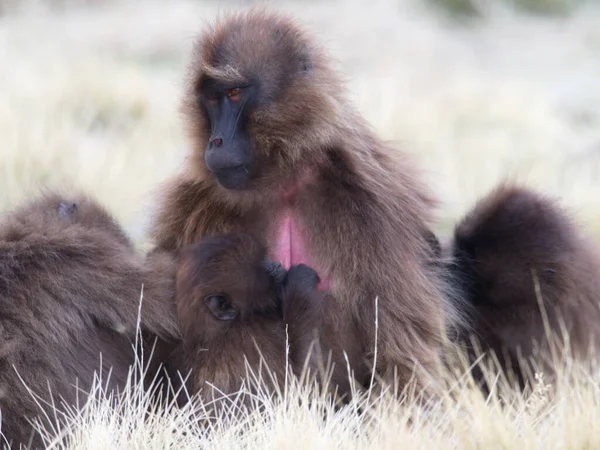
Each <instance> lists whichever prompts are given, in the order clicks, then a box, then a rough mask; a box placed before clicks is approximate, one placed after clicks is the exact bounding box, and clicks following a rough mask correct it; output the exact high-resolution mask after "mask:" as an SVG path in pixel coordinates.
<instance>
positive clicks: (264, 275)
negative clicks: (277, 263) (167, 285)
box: [177, 234, 281, 333]
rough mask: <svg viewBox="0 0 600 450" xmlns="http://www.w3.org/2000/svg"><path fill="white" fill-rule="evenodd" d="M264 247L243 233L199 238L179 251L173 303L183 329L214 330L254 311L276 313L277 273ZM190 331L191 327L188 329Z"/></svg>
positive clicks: (245, 318) (278, 311)
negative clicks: (267, 260)
mask: <svg viewBox="0 0 600 450" xmlns="http://www.w3.org/2000/svg"><path fill="white" fill-rule="evenodd" d="M271 265H272V263H270V264H269V267H267V264H266V260H265V251H264V248H263V247H262V246H260V245H259V244H258V243H257V242H256V241H255V240H254V239H253V238H251V237H250V236H248V235H244V234H236V235H226V236H219V237H212V238H207V239H204V240H203V241H202V242H200V243H198V244H194V245H190V246H188V247H187V248H185V249H184V251H183V252H182V258H181V261H180V268H179V270H178V274H177V303H178V307H179V309H180V317H182V320H183V321H184V322H188V320H191V321H192V322H193V323H185V324H184V328H186V327H188V326H189V327H191V328H193V329H195V330H200V329H201V330H203V332H206V333H211V332H218V331H220V330H222V329H223V326H226V324H227V323H233V324H236V323H240V322H246V321H249V320H251V319H252V317H253V316H255V315H262V316H268V315H279V314H281V300H280V297H279V289H280V288H279V286H278V281H277V277H276V276H273V275H274V269H273V267H271ZM190 331H191V329H190Z"/></svg>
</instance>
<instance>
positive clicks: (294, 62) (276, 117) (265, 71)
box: [191, 13, 328, 190]
mask: <svg viewBox="0 0 600 450" xmlns="http://www.w3.org/2000/svg"><path fill="white" fill-rule="evenodd" d="M199 47H200V50H199V51H198V52H197V54H198V55H199V61H196V62H195V63H194V65H193V67H192V71H193V74H194V75H193V86H192V88H193V91H194V92H193V94H192V96H193V97H194V98H195V103H196V104H195V105H193V107H192V111H191V112H192V117H191V120H192V122H194V123H193V126H194V127H197V126H198V125H200V127H201V128H203V130H202V135H203V138H204V140H205V142H204V143H203V144H204V145H205V148H204V149H198V151H203V152H204V163H205V165H206V167H207V169H208V170H209V171H210V172H211V173H212V174H213V176H214V177H215V179H216V181H217V183H218V184H219V185H221V186H222V187H224V188H226V189H233V190H244V189H250V188H251V187H252V185H253V183H252V181H253V180H254V179H255V178H257V177H260V176H262V175H268V166H270V165H271V166H275V164H274V163H273V160H272V158H273V150H274V149H275V148H276V147H277V146H278V145H285V146H286V147H290V146H293V145H294V143H295V142H300V141H299V139H300V136H306V135H307V134H309V133H310V132H311V130H310V128H311V127H312V126H314V125H315V123H318V122H319V115H323V114H327V110H328V108H326V107H325V105H324V99H325V98H326V97H327V96H328V94H327V91H325V92H324V93H321V92H319V90H323V88H321V89H317V85H318V84H319V83H320V82H319V81H318V80H319V68H320V65H321V63H320V56H319V55H318V54H317V53H316V52H314V51H313V50H312V49H311V52H310V53H309V47H311V46H310V44H309V42H308V39H307V38H306V37H305V36H304V35H303V33H302V32H301V31H300V30H299V29H297V27H296V26H295V25H294V24H292V23H291V22H288V21H286V20H285V19H282V18H275V17H269V16H267V15H265V14H260V13H254V14H250V15H247V16H241V15H240V16H238V17H237V18H236V19H234V20H233V24H232V23H231V21H230V22H229V24H228V26H227V27H219V26H218V25H217V27H216V28H215V29H214V30H213V31H212V32H209V33H206V34H205V35H204V36H203V38H202V39H201V40H200V43H199ZM279 156H281V155H279ZM286 157H287V158H290V157H291V158H293V157H294V156H293V155H289V154H288V155H286Z"/></svg>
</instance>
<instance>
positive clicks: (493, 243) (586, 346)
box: [452, 184, 600, 382]
mask: <svg viewBox="0 0 600 450" xmlns="http://www.w3.org/2000/svg"><path fill="white" fill-rule="evenodd" d="M452 251H453V253H454V256H455V263H454V266H453V270H454V271H455V273H456V275H455V277H454V278H455V279H456V280H459V281H460V283H461V284H462V285H463V287H464V291H465V292H466V293H467V297H468V300H469V303H470V306H471V309H472V315H473V320H472V323H471V325H472V331H473V333H474V335H475V337H477V338H478V339H479V341H480V344H481V345H482V349H483V350H493V351H494V352H495V353H496V355H497V356H498V357H499V359H500V362H501V364H502V365H503V367H504V368H505V369H511V371H514V372H515V374H516V375H517V379H518V380H519V381H520V382H523V381H524V380H525V378H528V376H529V375H531V374H527V373H526V372H527V371H523V370H522V367H520V360H528V361H530V360H535V361H536V365H537V366H538V367H537V368H538V369H540V370H544V371H545V372H548V371H550V372H551V373H552V371H553V369H554V367H552V366H551V365H550V363H551V361H550V359H549V358H550V355H551V352H550V351H549V350H550V347H549V341H548V339H547V337H548V334H550V336H552V338H551V339H552V341H553V344H552V345H553V347H554V350H555V355H557V356H559V357H560V358H561V359H562V358H563V357H564V356H567V355H565V354H564V352H563V351H564V350H568V351H569V353H570V354H571V356H574V357H576V358H580V359H586V358H587V357H588V356H592V355H593V354H592V353H590V352H592V351H595V349H596V350H597V347H598V344H599V343H600V327H598V324H599V323H600V301H599V298H598V293H599V292H600V277H599V276H600V259H599V255H600V252H599V251H598V248H597V246H596V245H595V244H594V243H592V242H590V240H589V239H588V238H587V237H586V236H584V235H583V233H582V232H581V231H580V230H579V229H578V228H577V227H576V226H575V224H574V223H573V221H572V220H571V219H570V218H569V216H568V214H567V213H566V212H565V211H564V210H563V209H562V208H560V207H559V206H558V205H557V204H556V202H554V201H553V200H552V199H550V198H547V197H545V196H543V195H540V194H538V193H536V192H533V191H531V190H529V189H525V188H521V187H518V186H513V185H510V184H505V185H502V186H500V187H498V188H497V189H495V190H494V191H493V192H491V193H490V194H489V195H488V196H486V197H484V198H483V199H482V200H480V201H479V202H478V204H477V205H476V206H475V208H474V209H473V210H472V211H471V212H470V213H469V214H468V215H467V216H466V217H465V218H464V219H463V220H462V222H461V223H460V224H459V225H458V226H457V227H456V231H455V235H454V242H453V248H452ZM563 332H566V333H567V336H568V339H569V340H568V345H567V346H566V347H565V344H566V342H565V341H564V339H563V337H564V336H563ZM552 341H551V342H552ZM536 343H537V345H536ZM474 356H477V355H474ZM596 356H597V355H596ZM558 362H559V363H560V361H558ZM552 364H553V362H552ZM524 372H525V373H524Z"/></svg>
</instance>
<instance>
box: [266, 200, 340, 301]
mask: <svg viewBox="0 0 600 450" xmlns="http://www.w3.org/2000/svg"><path fill="white" fill-rule="evenodd" d="M272 252H273V254H271V255H270V258H271V259H273V260H275V261H279V262H280V263H281V264H282V265H283V267H285V269H286V270H288V269H289V268H290V267H292V266H295V265H297V264H306V265H307V266H309V267H311V268H313V269H314V270H316V271H317V273H318V275H319V278H320V279H321V283H320V284H319V290H323V291H327V290H329V288H330V279H329V276H328V275H325V274H324V273H323V272H322V270H320V267H319V264H317V263H316V262H315V261H314V260H313V259H312V258H311V257H310V256H309V254H308V248H307V246H306V243H305V240H304V235H303V232H302V230H301V229H300V227H299V225H298V223H297V222H296V220H294V217H293V215H292V212H291V211H289V210H287V211H285V212H284V214H283V215H282V216H281V217H280V219H279V221H278V223H277V228H276V235H275V246H274V249H273V250H272Z"/></svg>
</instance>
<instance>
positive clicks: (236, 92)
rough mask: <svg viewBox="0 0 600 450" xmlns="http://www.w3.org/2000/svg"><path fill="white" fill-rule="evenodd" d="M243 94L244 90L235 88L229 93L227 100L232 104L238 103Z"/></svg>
mask: <svg viewBox="0 0 600 450" xmlns="http://www.w3.org/2000/svg"><path fill="white" fill-rule="evenodd" d="M241 94H242V90H241V89H240V88H233V89H229V90H228V91H227V98H228V99H229V101H231V102H237V101H238V100H239V99H240V97H241Z"/></svg>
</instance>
